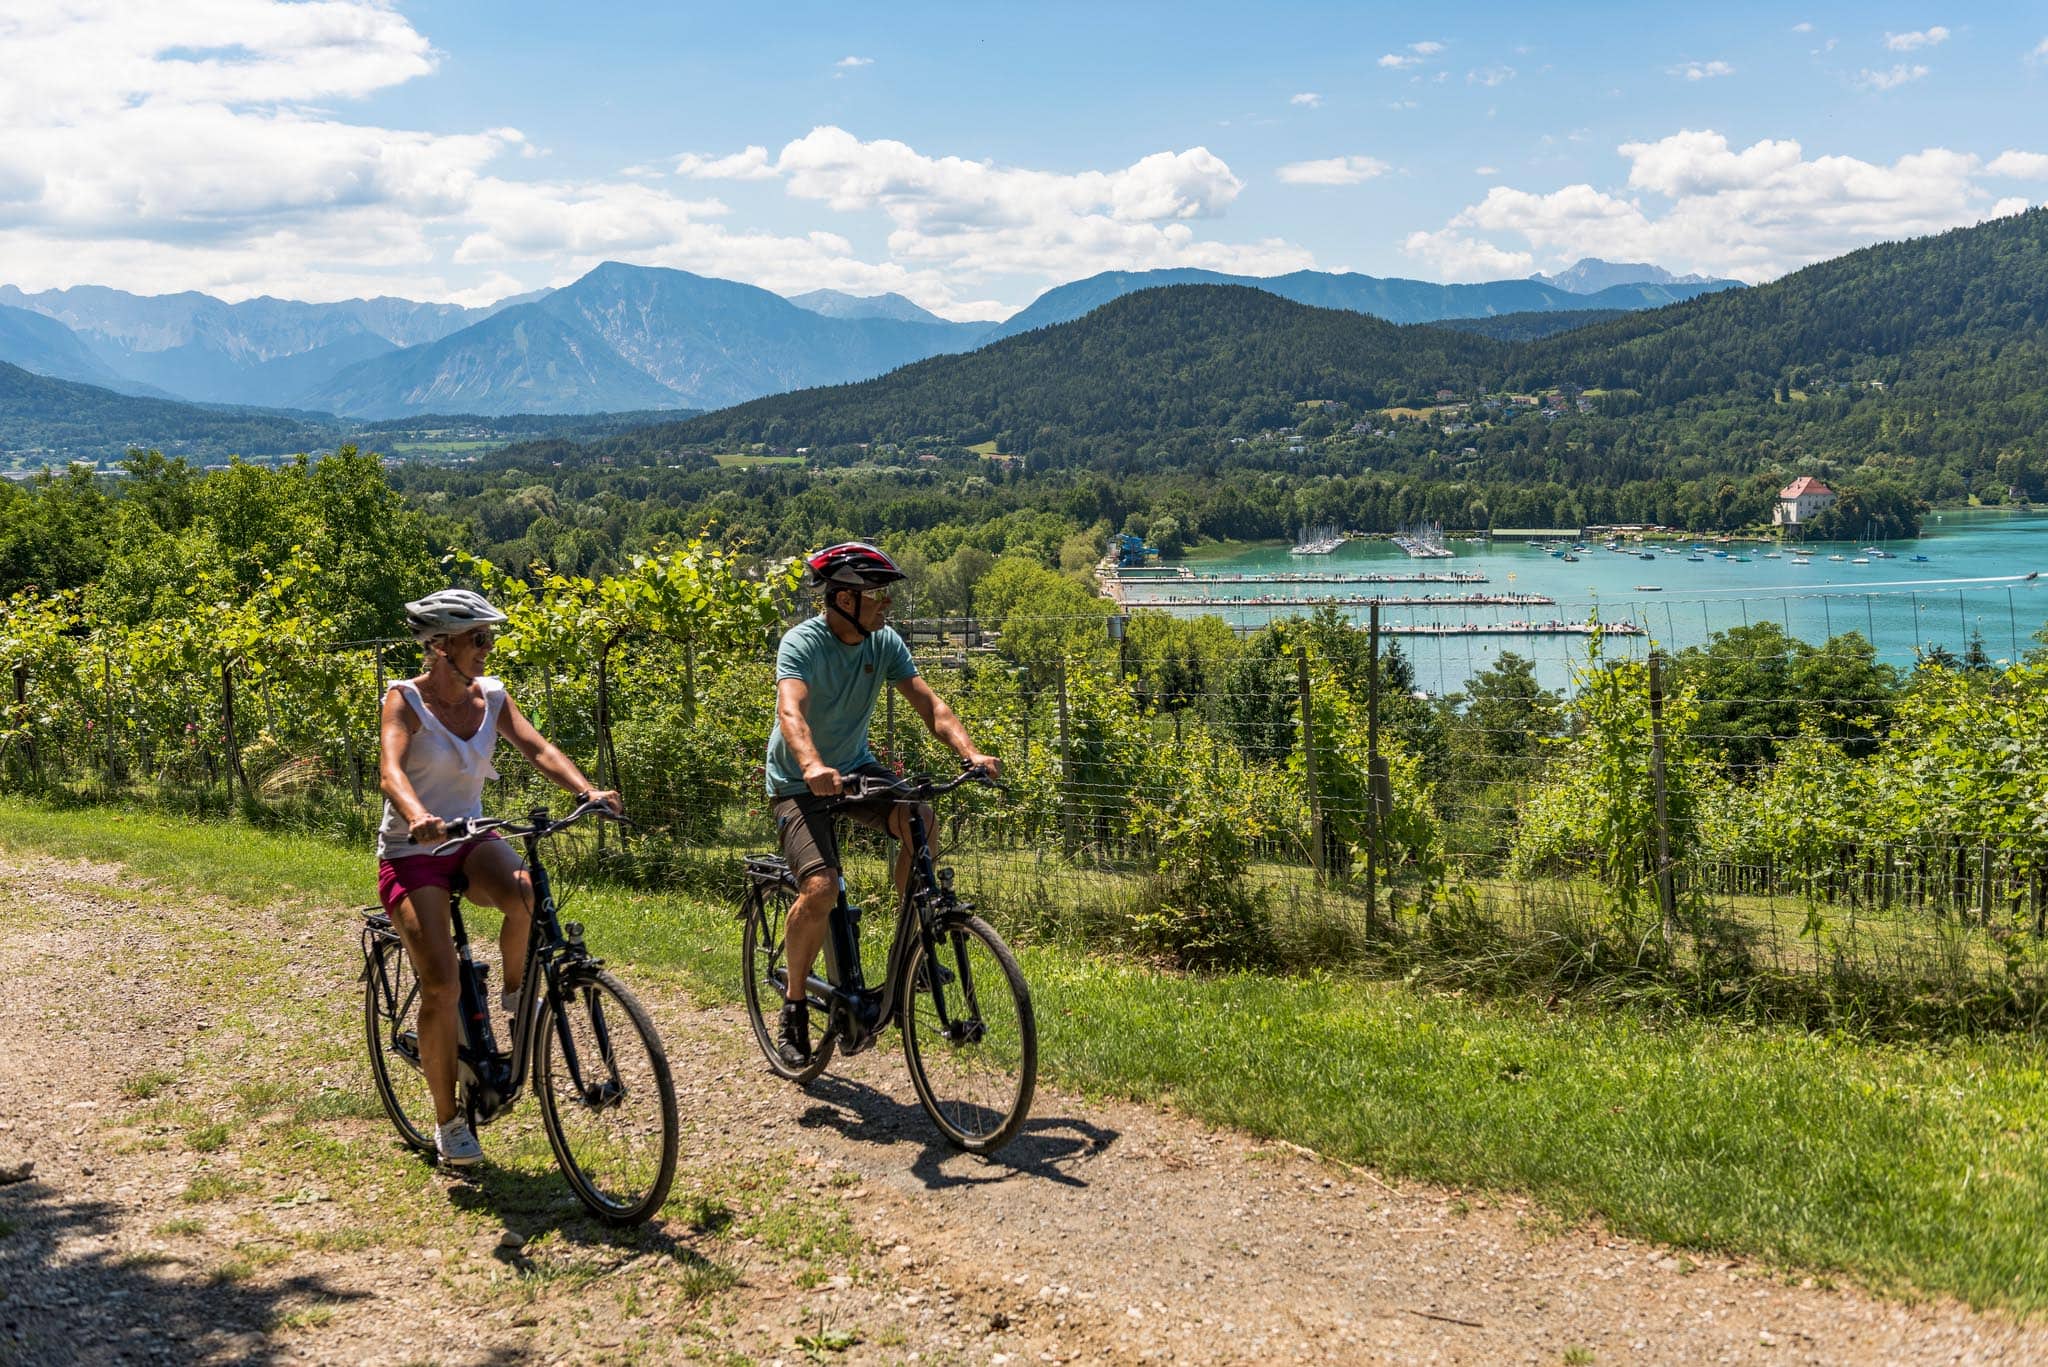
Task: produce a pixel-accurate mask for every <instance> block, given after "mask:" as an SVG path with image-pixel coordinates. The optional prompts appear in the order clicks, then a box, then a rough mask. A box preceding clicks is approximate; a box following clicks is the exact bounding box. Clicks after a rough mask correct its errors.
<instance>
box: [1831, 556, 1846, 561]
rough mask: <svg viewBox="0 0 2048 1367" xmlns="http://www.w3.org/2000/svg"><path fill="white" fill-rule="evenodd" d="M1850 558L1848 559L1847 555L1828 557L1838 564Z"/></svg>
mask: <svg viewBox="0 0 2048 1367" xmlns="http://www.w3.org/2000/svg"><path fill="white" fill-rule="evenodd" d="M1848 558H1849V557H1847V556H1845V555H1831V556H1829V557H1828V559H1830V560H1833V561H1836V562H1840V561H1843V560H1846V559H1848Z"/></svg>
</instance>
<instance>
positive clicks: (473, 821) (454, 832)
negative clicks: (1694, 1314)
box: [432, 799, 633, 854]
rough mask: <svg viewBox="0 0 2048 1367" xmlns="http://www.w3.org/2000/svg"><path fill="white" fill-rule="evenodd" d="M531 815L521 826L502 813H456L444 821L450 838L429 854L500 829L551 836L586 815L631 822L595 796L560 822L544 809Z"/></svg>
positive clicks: (628, 824) (513, 833) (626, 823)
mask: <svg viewBox="0 0 2048 1367" xmlns="http://www.w3.org/2000/svg"><path fill="white" fill-rule="evenodd" d="M532 815H533V816H535V817H536V818H537V819H536V820H533V821H529V822H528V823H527V824H526V825H524V826H522V825H519V824H518V823H517V822H515V821H512V820H510V819H508V818H506V817H502V816H480V817H475V818H470V817H461V816H458V817H456V818H455V819H454V820H453V821H450V822H448V823H447V827H448V837H449V838H448V839H447V840H445V841H443V842H441V843H440V844H439V845H436V846H435V847H434V848H433V851H432V853H434V854H445V853H447V852H448V851H449V850H452V849H454V848H455V847H456V846H458V845H466V844H468V843H469V842H470V841H472V840H476V839H478V838H480V837H482V836H485V835H488V834H490V833H491V832H492V831H503V832H505V833H506V834H507V835H512V836H517V837H521V838H524V837H526V836H529V835H538V836H548V835H553V834H554V833H555V832H557V831H559V830H562V829H564V828H566V827H569V826H573V825H575V824H576V823H577V822H579V821H581V820H582V819H583V818H584V817H586V816H596V817H602V818H603V819H604V820H606V821H615V822H617V823H618V824H619V825H621V826H630V825H632V824H633V823H632V822H631V821H629V820H628V819H627V818H626V817H624V816H622V815H621V814H619V813H618V812H615V811H613V810H612V809H611V808H610V807H608V806H606V805H605V804H604V803H602V802H599V801H597V800H596V799H592V800H590V801H588V802H583V803H579V804H578V805H577V807H576V809H575V810H574V811H572V812H570V813H569V814H568V815H567V816H565V817H563V818H562V819H561V820H559V821H556V820H551V819H549V817H548V815H547V813H546V812H544V811H540V812H535V813H532Z"/></svg>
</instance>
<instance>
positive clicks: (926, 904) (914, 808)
mask: <svg viewBox="0 0 2048 1367" xmlns="http://www.w3.org/2000/svg"><path fill="white" fill-rule="evenodd" d="M955 786H957V781H956V785H955ZM939 791H945V789H941V790H939ZM886 795H889V794H886V793H885V794H877V795H871V796H886ZM924 796H925V795H924V794H914V795H896V796H895V799H894V800H895V802H896V804H897V805H898V806H901V807H904V808H906V809H907V810H906V812H905V815H906V817H907V819H908V821H909V825H910V841H911V851H912V854H911V867H910V877H909V879H908V880H907V882H906V883H905V885H904V889H903V896H902V898H901V900H900V901H899V903H898V906H897V911H896V929H895V933H894V935H893V936H892V937H891V939H890V942H889V957H888V965H887V970H886V972H885V974H884V976H883V979H882V994H881V997H880V999H879V1001H877V1002H876V1003H875V1004H874V1009H873V1011H872V1013H870V1012H868V1011H866V1010H864V1009H863V1008H864V1006H865V994H866V991H867V983H866V980H865V975H864V974H862V973H860V972H858V971H857V970H856V971H854V972H852V973H848V972H847V969H848V967H849V966H851V965H857V964H858V962H859V958H858V946H857V944H856V942H855V939H854V937H855V934H856V931H855V927H854V924H853V918H852V916H851V914H850V912H849V909H848V907H847V904H846V888H845V884H844V882H843V881H842V882H841V885H840V889H839V896H838V899H837V900H836V901H835V902H834V903H833V906H832V912H831V919H830V921H829V922H828V926H827V930H826V935H825V954H824V958H825V976H824V977H819V976H818V975H817V974H816V973H813V974H811V975H810V977H809V978H807V979H806V980H805V983H804V987H805V992H806V995H808V996H810V997H811V999H812V1002H813V1004H814V1005H817V1006H820V1007H822V1008H823V1009H824V1010H826V1011H827V1012H828V1013H829V1015H830V1016H831V1017H832V1019H834V1020H835V1021H836V1022H837V1023H838V1025H839V1028H840V1031H841V1034H840V1042H839V1049H840V1052H842V1053H844V1054H849V1055H851V1054H857V1053H859V1052H861V1051H862V1050H863V1049H866V1048H867V1047H868V1046H869V1045H871V1044H873V1043H874V1042H875V1040H876V1038H877V1037H879V1036H880V1035H881V1033H882V1031H883V1030H885V1029H887V1028H888V1027H889V1026H890V1025H892V1024H903V1023H904V1022H902V1021H900V1020H899V1017H900V1015H901V1013H902V1011H903V1008H904V1006H905V1005H906V1004H907V1003H906V1002H905V1001H900V1000H898V997H897V985H898V983H899V982H900V981H901V980H902V978H903V966H904V964H905V962H906V961H907V960H908V959H909V956H910V953H911V951H912V949H913V948H915V947H916V946H917V945H918V944H919V943H920V942H921V943H922V946H923V949H924V956H925V962H926V963H928V964H932V965H934V967H937V966H938V939H939V936H940V935H942V934H943V933H944V932H945V929H946V926H945V917H946V915H947V914H948V912H950V910H951V908H950V907H948V908H945V909H944V910H942V909H941V908H942V904H945V903H948V902H950V901H952V888H951V887H950V886H949V883H948V881H947V880H942V879H941V878H940V877H939V873H938V870H937V868H936V866H935V864H934V861H933V859H932V847H931V841H930V840H929V838H928V832H927V831H926V830H925V824H924V818H923V817H922V816H921V815H919V813H918V803H919V802H921V801H922V800H923V797H924ZM859 800H866V799H859ZM849 805H850V804H849ZM792 881H793V880H792ZM760 891H761V889H760V882H759V875H757V876H756V882H755V894H754V895H755V896H756V897H758V896H759V895H760ZM954 957H955V959H956V960H957V961H958V965H959V967H958V973H957V977H958V981H959V984H960V990H961V992H962V994H963V995H964V996H965V998H966V1000H967V1003H968V1007H969V1016H970V1017H972V1015H973V1014H974V1012H975V1010H976V1009H977V1008H976V1006H975V1003H974V984H973V980H972V977H971V975H970V973H969V971H968V968H967V962H966V956H965V951H964V950H962V949H960V948H959V947H958V946H956V947H955V950H954ZM784 971H785V972H786V971H787V970H786V969H785V970H784ZM849 977H850V978H852V979H853V980H852V981H847V979H848V978H849ZM932 999H933V1002H934V1004H935V1006H936V1008H937V1010H938V1013H939V1024H940V1026H941V1027H942V1028H943V1029H945V1030H946V1031H947V1032H948V1033H951V1032H952V1031H953V1030H955V1029H956V1028H957V1027H956V1026H955V1025H954V1023H953V1021H952V1019H951V1014H952V1013H950V1012H949V1011H948V1010H947V1007H946V994H945V993H944V992H934V993H933V994H932Z"/></svg>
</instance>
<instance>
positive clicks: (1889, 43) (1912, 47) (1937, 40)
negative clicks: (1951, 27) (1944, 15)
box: [1884, 24, 1948, 52]
mask: <svg viewBox="0 0 2048 1367" xmlns="http://www.w3.org/2000/svg"><path fill="white" fill-rule="evenodd" d="M1947 41H1948V30H1947V29H1945V28H1943V27H1942V26H1941V25H1940V24H1936V25H1934V27H1932V28H1924V29H1918V30H1916V31H1914V32H1912V33H1887V34H1885V36H1884V45H1885V46H1886V47H1888V48H1890V49H1891V50H1892V51H1893V52H1915V51H1918V50H1919V49H1921V48H1923V47H1939V46H1940V45H1941V44H1943V43H1945V42H1947Z"/></svg>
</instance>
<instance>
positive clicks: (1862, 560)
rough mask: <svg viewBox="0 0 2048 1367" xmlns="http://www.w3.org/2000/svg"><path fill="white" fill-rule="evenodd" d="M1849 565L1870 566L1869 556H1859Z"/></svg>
mask: <svg viewBox="0 0 2048 1367" xmlns="http://www.w3.org/2000/svg"><path fill="white" fill-rule="evenodd" d="M1849 563H1850V564H1852V565H1868V564H1869V563H1870V557H1869V556H1867V555H1859V556H1857V557H1856V558H1855V559H1854V560H1851V561H1850V562H1849Z"/></svg>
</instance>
